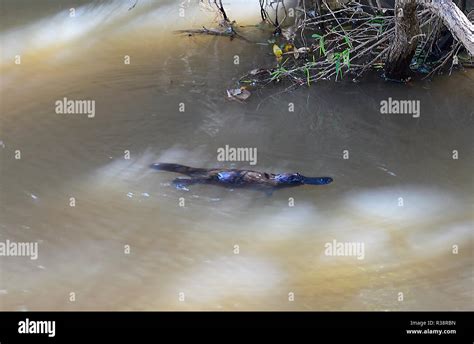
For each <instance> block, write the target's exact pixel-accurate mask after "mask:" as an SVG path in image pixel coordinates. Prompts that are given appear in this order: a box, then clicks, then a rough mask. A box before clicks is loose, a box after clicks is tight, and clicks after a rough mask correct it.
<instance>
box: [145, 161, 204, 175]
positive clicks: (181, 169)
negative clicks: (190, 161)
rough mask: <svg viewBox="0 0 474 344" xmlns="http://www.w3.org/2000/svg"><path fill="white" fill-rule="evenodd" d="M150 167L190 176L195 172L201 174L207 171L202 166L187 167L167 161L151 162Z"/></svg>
mask: <svg viewBox="0 0 474 344" xmlns="http://www.w3.org/2000/svg"><path fill="white" fill-rule="evenodd" d="M150 167H151V168H154V169H155V170H158V171H168V172H175V173H181V174H185V175H187V176H191V177H192V176H194V175H197V174H202V173H204V172H206V171H207V170H206V169H204V168H195V167H189V166H184V165H180V164H168V163H156V164H152V165H151V166H150Z"/></svg>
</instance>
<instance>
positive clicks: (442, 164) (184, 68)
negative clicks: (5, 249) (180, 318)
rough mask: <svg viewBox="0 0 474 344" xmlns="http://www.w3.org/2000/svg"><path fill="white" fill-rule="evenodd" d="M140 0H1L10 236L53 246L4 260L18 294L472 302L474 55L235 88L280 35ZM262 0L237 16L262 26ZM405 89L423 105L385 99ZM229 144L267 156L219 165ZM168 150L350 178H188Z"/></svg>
mask: <svg viewBox="0 0 474 344" xmlns="http://www.w3.org/2000/svg"><path fill="white" fill-rule="evenodd" d="M73 3H74V5H73ZM78 3H79V5H77V4H78ZM132 3H133V2H130V3H129V2H127V1H116V2H113V1H105V2H98V1H95V2H88V1H79V2H77V1H34V2H33V1H5V0H2V1H1V7H0V10H1V16H0V23H1V28H0V29H1V61H0V63H1V108H0V109H1V117H0V121H1V122H0V123H1V131H0V140H1V143H0V159H1V160H0V162H1V175H0V177H1V179H0V188H1V199H0V201H1V209H0V229H1V230H0V241H1V242H6V241H7V240H9V241H11V242H34V243H38V257H37V259H31V257H16V256H2V257H0V264H1V265H0V273H1V274H0V309H2V310H468V309H473V303H474V302H473V280H472V278H473V256H472V253H473V240H472V233H473V230H472V224H473V197H472V195H473V177H472V174H473V167H474V165H473V151H472V130H473V127H474V126H473V122H472V119H473V118H472V117H473V95H474V94H473V84H474V83H473V79H474V73H473V71H472V70H471V71H469V70H467V71H458V72H456V73H454V75H452V76H451V77H443V76H442V77H439V78H436V79H435V80H434V81H432V82H429V81H424V82H413V83H411V84H409V85H396V84H390V83H385V82H383V81H381V80H379V79H377V78H374V79H373V80H368V81H364V82H360V83H357V84H356V83H333V82H325V83H320V84H317V85H313V86H312V87H311V88H309V89H308V88H301V89H298V90H297V91H294V92H290V93H288V92H287V93H285V92H282V91H283V90H284V87H283V86H278V85H277V86H274V87H270V88H267V89H264V90H261V91H258V92H254V93H253V94H252V96H251V98H250V99H249V100H248V101H247V102H246V103H238V102H232V101H229V100H227V99H226V95H225V89H226V88H228V87H234V86H235V81H236V80H237V79H238V78H239V77H240V76H241V75H243V74H244V73H245V72H246V71H248V70H250V69H253V68H257V67H260V66H269V65H271V64H272V63H274V60H273V58H272V56H271V46H270V45H265V43H266V39H267V34H268V33H267V32H264V31H262V30H261V29H259V28H252V27H246V28H242V29H241V30H242V32H243V33H244V34H245V35H246V36H247V37H248V38H249V39H250V40H251V41H252V42H260V43H264V44H255V43H248V42H245V41H242V40H238V39H236V40H233V41H230V40H229V39H227V38H222V37H186V36H179V35H176V34H174V33H173V30H175V29H180V28H196V27H200V26H201V25H202V24H205V25H207V26H212V25H213V19H214V15H213V14H212V13H210V12H207V11H205V10H204V9H198V8H197V6H196V5H195V2H191V3H188V2H184V3H182V4H181V3H180V2H173V1H167V2H166V1H142V0H140V1H139V4H138V5H137V6H136V8H134V9H133V10H131V11H128V7H129V6H130V5H131V4H132ZM255 3H257V4H258V2H256V1H255ZM257 4H254V3H253V2H250V1H240V2H239V1H231V2H230V10H229V12H230V15H231V16H232V18H234V19H236V20H237V21H238V22H239V23H240V24H255V23H258V20H259V18H258V11H256V6H257ZM181 5H182V6H184V8H185V17H180V16H179V14H178V13H179V11H178V9H179V6H181ZM71 6H77V7H76V13H75V17H70V11H69V8H70V7H71ZM239 7H240V10H239V9H238V8H239ZM16 55H20V56H21V64H15V56H16ZM127 55H128V56H130V64H125V63H124V56H127ZM235 56H238V57H239V59H240V61H239V62H240V63H239V64H237V65H236V64H234V60H235V59H234V58H235ZM64 97H67V98H68V99H88V100H95V116H94V117H92V118H88V116H87V115H85V114H57V113H56V112H55V102H56V101H57V100H61V99H63V98H64ZM389 97H391V98H393V99H409V100H419V101H420V116H419V117H417V118H414V117H413V116H412V115H397V114H381V113H380V102H381V101H382V100H387V99H388V98H389ZM180 103H184V104H185V111H184V112H180V111H179V104H180ZM289 103H293V104H294V108H295V111H294V112H290V111H288V109H289V105H288V104H289ZM226 145H229V146H231V147H254V148H257V152H258V160H257V164H256V166H250V165H249V164H248V163H247V162H235V163H230V162H219V161H217V153H216V152H217V149H218V148H220V147H225V146H226ZM125 151H129V152H130V159H126V156H125V155H126V152H125ZM453 151H456V152H457V154H458V158H457V159H454V158H453V154H454V153H453ZM18 152H19V153H20V154H21V156H20V159H16V157H18V156H16V155H17V153H18ZM345 153H348V154H349V156H348V159H345V158H344V157H347V154H346V156H345V155H344V154H345ZM159 161H160V162H177V163H183V164H188V165H191V166H196V167H215V166H223V167H236V168H252V169H256V170H260V171H268V172H297V171H298V172H300V173H302V174H304V175H311V176H318V175H328V176H331V177H333V178H334V183H332V184H330V185H328V186H302V187H299V188H294V189H286V190H279V191H276V192H275V193H274V194H273V195H272V196H270V197H268V196H266V195H265V194H263V193H261V192H258V191H252V190H241V189H240V190H237V189H236V190H229V189H225V188H220V187H216V186H206V185H195V186H192V187H190V190H189V191H184V190H177V189H175V188H174V187H173V185H172V184H171V181H172V180H173V179H174V178H175V177H176V175H175V174H173V173H167V172H157V171H153V170H151V169H150V168H149V165H150V164H151V163H154V162H159ZM71 197H73V198H74V200H75V206H71ZM183 200H184V206H181V205H183V203H182V201H183ZM292 201H293V202H294V205H293V206H290V205H291V204H292ZM333 240H336V241H337V242H357V243H363V244H364V248H365V249H364V255H363V256H359V258H363V259H358V258H357V257H356V256H351V255H346V256H330V255H327V254H326V249H325V248H326V246H325V245H326V244H327V243H332V242H333ZM236 245H238V254H236V253H237V250H236V248H237V246H236ZM453 247H454V248H453ZM456 247H457V251H456V249H455V248H456ZM128 248H129V249H130V251H129V252H128V251H127V249H128ZM453 251H454V252H453ZM71 293H74V294H71ZM291 293H293V294H291ZM291 296H294V299H293V298H292V297H291ZM183 298H184V301H183Z"/></svg>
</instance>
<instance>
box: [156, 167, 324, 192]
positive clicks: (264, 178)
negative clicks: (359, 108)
mask: <svg viewBox="0 0 474 344" xmlns="http://www.w3.org/2000/svg"><path fill="white" fill-rule="evenodd" d="M151 167H152V168H154V169H156V170H159V171H169V172H175V173H180V174H184V175H186V176H188V177H189V178H176V179H175V180H173V183H174V184H175V185H176V187H177V188H179V189H186V186H188V185H192V184H215V185H221V186H226V187H231V188H235V187H249V188H255V189H263V190H265V191H267V192H268V191H269V190H273V189H279V188H285V187H293V186H299V185H306V184H309V185H326V184H329V183H331V182H332V181H333V179H332V178H331V177H305V176H302V175H301V174H299V173H278V174H274V173H265V172H257V171H251V170H238V169H222V168H211V169H207V168H195V167H189V166H184V165H180V164H168V163H156V164H152V165H151Z"/></svg>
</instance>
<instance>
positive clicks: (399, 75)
mask: <svg viewBox="0 0 474 344" xmlns="http://www.w3.org/2000/svg"><path fill="white" fill-rule="evenodd" d="M416 6H417V5H416V0H396V2H395V38H394V41H393V42H392V45H391V47H390V50H389V53H388V58H387V61H386V63H385V76H386V77H387V78H389V79H394V80H405V79H406V78H407V77H408V73H409V70H410V63H411V60H412V58H413V55H414V54H415V50H416V46H417V43H418V38H417V37H416V36H417V35H418V34H419V33H420V27H419V25H418V19H417V16H416Z"/></svg>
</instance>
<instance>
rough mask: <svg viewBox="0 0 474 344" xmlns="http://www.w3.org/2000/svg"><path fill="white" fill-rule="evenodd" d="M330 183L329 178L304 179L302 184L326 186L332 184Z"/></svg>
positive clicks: (330, 179)
mask: <svg viewBox="0 0 474 344" xmlns="http://www.w3.org/2000/svg"><path fill="white" fill-rule="evenodd" d="M332 181H333V179H332V178H331V177H314V178H312V177H304V184H310V185H326V184H329V183H332Z"/></svg>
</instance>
